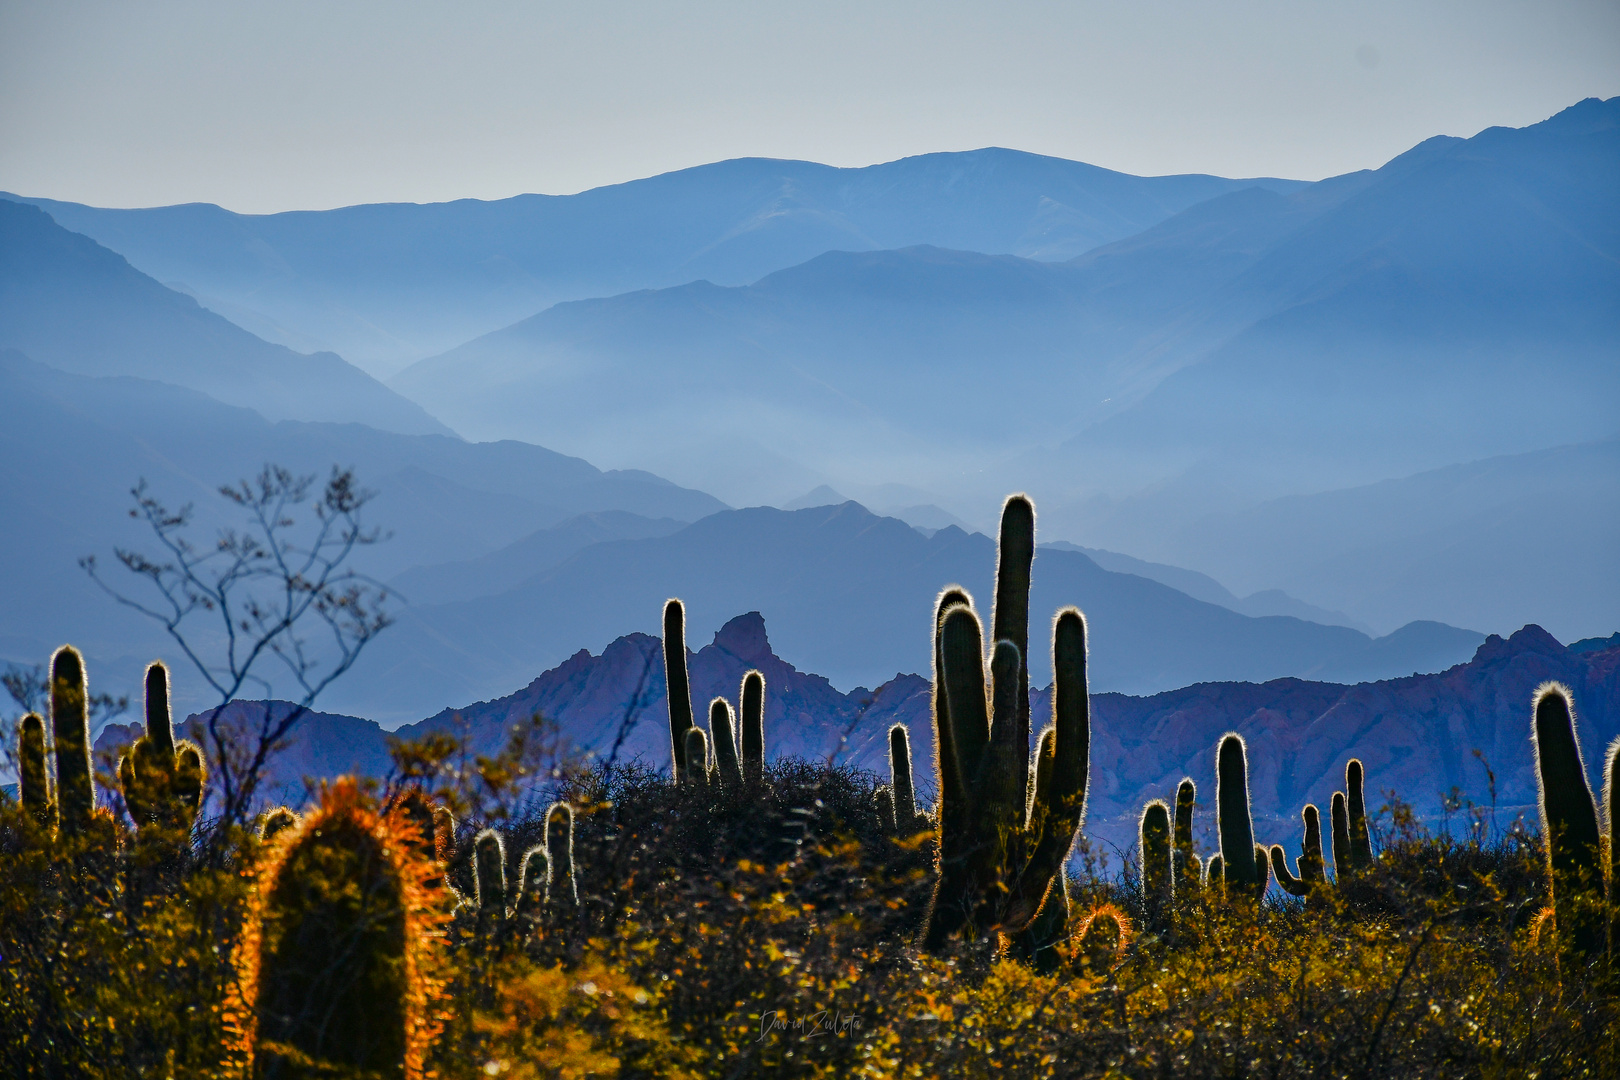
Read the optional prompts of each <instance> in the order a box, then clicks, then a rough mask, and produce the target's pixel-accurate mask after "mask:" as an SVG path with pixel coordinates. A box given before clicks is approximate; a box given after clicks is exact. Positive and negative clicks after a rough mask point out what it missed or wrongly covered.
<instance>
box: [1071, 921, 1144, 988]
mask: <svg viewBox="0 0 1620 1080" xmlns="http://www.w3.org/2000/svg"><path fill="white" fill-rule="evenodd" d="M1075 937H1076V940H1077V942H1078V944H1077V946H1076V947H1075V952H1074V966H1075V968H1076V969H1077V971H1076V973H1077V974H1079V975H1082V976H1086V977H1088V978H1093V979H1099V978H1102V977H1104V976H1105V975H1107V974H1108V973H1109V972H1110V971H1112V970H1113V969H1114V968H1115V967H1117V966H1119V962H1120V960H1122V959H1124V956H1125V950H1126V949H1127V948H1128V947H1129V946H1130V942H1131V920H1130V918H1129V917H1127V916H1126V914H1125V913H1124V912H1123V911H1121V910H1120V909H1119V908H1117V907H1115V906H1114V905H1113V904H1099V905H1097V907H1095V908H1093V909H1092V910H1091V912H1090V913H1089V914H1088V915H1087V916H1086V917H1085V920H1084V921H1083V922H1081V924H1080V929H1079V931H1078V932H1077V933H1076V935H1075Z"/></svg>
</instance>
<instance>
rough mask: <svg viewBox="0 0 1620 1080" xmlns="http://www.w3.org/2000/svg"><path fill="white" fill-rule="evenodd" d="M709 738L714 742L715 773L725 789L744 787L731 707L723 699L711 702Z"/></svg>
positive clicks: (719, 698) (718, 698)
mask: <svg viewBox="0 0 1620 1080" xmlns="http://www.w3.org/2000/svg"><path fill="white" fill-rule="evenodd" d="M709 736H710V738H712V739H713V740H714V771H715V774H716V779H718V780H719V781H720V783H721V785H722V786H724V787H741V786H742V779H743V776H742V763H741V762H739V761H738V760H737V738H736V727H735V722H734V720H733V719H732V714H731V705H730V704H729V703H727V701H726V699H725V698H723V697H717V698H715V699H714V700H713V701H711V702H709Z"/></svg>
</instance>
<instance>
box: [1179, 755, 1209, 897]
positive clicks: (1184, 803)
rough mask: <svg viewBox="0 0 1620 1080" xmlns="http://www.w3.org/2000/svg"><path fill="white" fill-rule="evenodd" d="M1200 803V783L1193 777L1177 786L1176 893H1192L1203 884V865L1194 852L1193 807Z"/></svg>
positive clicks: (1187, 778) (1185, 779) (1184, 779)
mask: <svg viewBox="0 0 1620 1080" xmlns="http://www.w3.org/2000/svg"><path fill="white" fill-rule="evenodd" d="M1197 804H1198V785H1196V784H1194V783H1193V782H1192V778H1191V777H1186V778H1183V779H1182V781H1181V783H1180V784H1179V785H1178V786H1177V787H1176V833H1175V842H1176V854H1175V858H1176V863H1175V871H1176V881H1175V889H1176V895H1178V896H1180V895H1183V894H1188V895H1190V894H1191V893H1193V892H1196V891H1197V890H1198V887H1199V886H1200V885H1202V884H1203V873H1202V872H1203V867H1202V865H1201V864H1200V863H1199V860H1198V856H1197V855H1196V854H1195V853H1194V852H1193V808H1194V807H1195V806H1196V805H1197Z"/></svg>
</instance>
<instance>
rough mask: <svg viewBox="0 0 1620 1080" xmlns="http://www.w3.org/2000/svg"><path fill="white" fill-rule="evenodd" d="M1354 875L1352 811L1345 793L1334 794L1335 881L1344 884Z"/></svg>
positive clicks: (1337, 792)
mask: <svg viewBox="0 0 1620 1080" xmlns="http://www.w3.org/2000/svg"><path fill="white" fill-rule="evenodd" d="M1352 873H1354V864H1353V863H1352V862H1351V856H1350V811H1349V808H1348V806H1347V804H1346V803H1345V800H1344V792H1342V791H1335V792H1334V793H1333V880H1334V881H1335V882H1343V881H1346V880H1348V879H1349V877H1350V875H1351V874H1352Z"/></svg>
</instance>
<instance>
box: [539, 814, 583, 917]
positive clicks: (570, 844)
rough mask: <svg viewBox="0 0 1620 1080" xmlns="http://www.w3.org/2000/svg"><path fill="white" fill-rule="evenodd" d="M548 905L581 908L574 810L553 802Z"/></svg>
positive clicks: (548, 830) (549, 826)
mask: <svg viewBox="0 0 1620 1080" xmlns="http://www.w3.org/2000/svg"><path fill="white" fill-rule="evenodd" d="M546 867H547V872H546V874H547V876H546V902H547V903H548V904H556V905H558V906H559V907H562V908H564V909H566V910H569V911H573V910H575V909H577V908H578V907H579V885H578V883H577V882H576V881H575V879H574V808H573V807H572V806H570V805H568V804H567V803H565V802H559V803H552V804H551V809H549V810H547V811H546Z"/></svg>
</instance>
